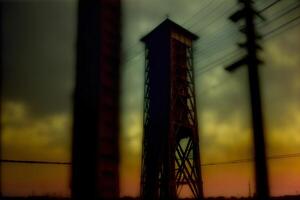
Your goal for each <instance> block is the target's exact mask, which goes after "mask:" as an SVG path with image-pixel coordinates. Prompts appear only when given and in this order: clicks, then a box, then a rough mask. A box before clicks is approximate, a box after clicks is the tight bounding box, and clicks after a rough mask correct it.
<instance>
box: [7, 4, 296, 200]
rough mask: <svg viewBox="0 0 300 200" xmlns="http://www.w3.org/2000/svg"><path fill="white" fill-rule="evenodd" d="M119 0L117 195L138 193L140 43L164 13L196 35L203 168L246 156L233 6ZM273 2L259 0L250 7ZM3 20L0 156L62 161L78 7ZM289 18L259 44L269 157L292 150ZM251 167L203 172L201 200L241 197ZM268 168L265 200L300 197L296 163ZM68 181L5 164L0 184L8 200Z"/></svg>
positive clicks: (246, 121)
mask: <svg viewBox="0 0 300 200" xmlns="http://www.w3.org/2000/svg"><path fill="white" fill-rule="evenodd" d="M123 2H124V4H123V5H124V7H123V18H122V20H123V64H122V66H121V67H122V69H121V70H122V84H121V97H122V101H121V137H120V139H121V140H120V141H121V167H120V173H121V183H120V184H121V195H132V196H137V195H138V192H139V176H140V167H141V166H140V161H141V160H140V158H141V145H142V143H141V138H142V114H143V84H144V54H143V50H144V47H143V44H142V43H140V42H139V39H140V38H141V37H142V36H143V35H145V34H147V33H148V32H149V31H151V30H152V29H153V28H154V27H155V26H157V25H158V24H159V23H160V22H161V21H162V20H164V19H165V18H166V17H167V16H168V17H169V18H170V19H172V20H174V21H175V22H177V23H178V24H180V25H182V26H184V27H185V28H188V29H189V30H190V31H192V32H194V33H196V34H198V35H199V36H200V40H198V41H197V42H196V43H195V44H194V47H195V51H194V59H195V60H194V64H195V65H194V67H195V71H196V73H195V84H196V95H197V108H198V110H197V113H198V118H199V135H200V146H201V161H202V163H203V164H207V163H215V162H223V161H231V160H239V159H248V158H251V157H252V156H251V155H252V138H251V127H250V111H249V110H250V109H249V101H248V96H249V94H248V85H247V84H248V83H247V79H246V70H245V67H242V68H240V69H238V70H237V71H236V72H234V73H232V74H229V73H227V72H226V71H224V66H226V65H227V64H230V63H231V62H232V61H234V60H235V59H237V58H238V57H239V56H241V55H243V53H244V52H243V51H238V50H236V47H235V45H234V43H235V42H237V41H242V40H243V39H244V38H243V37H242V36H241V35H239V33H238V28H237V27H236V25H234V24H232V23H230V22H229V21H228V20H226V17H227V16H228V15H230V13H232V12H233V11H234V10H235V9H237V5H236V4H235V1H233V0H230V1H229V0H226V1H225V0H221V1H219V0H218V1H217V0H215V1H209V0H203V1H197V0H189V2H188V3H187V1H185V0H164V1H162V0H124V1H123ZM271 2H272V1H262V0H261V1H258V3H257V4H258V5H257V7H259V8H264V6H266V5H268V4H269V3H271ZM295 2H296V1H293V0H290V1H284V2H283V3H280V4H278V5H276V6H274V7H272V9H269V10H266V11H265V12H264V14H265V16H266V17H267V18H268V19H273V18H275V17H276V16H280V14H281V13H282V12H283V11H285V10H288V9H289V8H291V7H292V6H293V4H294V3H295ZM296 15H297V12H295V11H293V12H290V14H289V15H287V16H286V17H285V18H279V19H278V20H276V21H272V23H270V22H269V23H268V22H261V21H258V22H257V23H258V26H259V30H260V31H261V32H262V33H268V32H269V31H271V30H272V29H273V28H276V27H278V26H280V24H282V23H284V22H286V21H287V20H289V19H292V18H293V17H295V16H296ZM2 16H3V24H2V26H3V29H4V33H3V52H4V56H3V59H4V60H3V63H4V66H3V67H4V69H3V70H4V78H3V84H4V85H3V97H2V98H3V99H2V102H3V112H2V123H3V134H2V141H3V147H2V148H3V158H4V159H22V160H27V159H28V160H49V161H70V145H71V144H70V140H71V129H70V127H71V123H72V118H71V116H72V110H71V106H72V99H71V96H72V92H73V87H74V62H75V41H76V32H75V30H76V1H75V0H65V1H58V0H57V1H42V2H41V1H13V2H11V1H10V2H8V1H6V3H5V4H4V12H3V14H2ZM296 22H297V21H296ZM296 22H295V23H292V24H291V26H290V27H288V28H289V30H288V31H284V32H280V33H278V32H277V33H275V34H269V35H268V36H267V37H266V40H265V42H264V43H263V44H264V52H263V53H261V57H262V58H263V59H264V61H265V65H264V66H262V67H261V69H260V72H261V74H260V75H261V85H262V98H263V106H264V121H265V129H266V134H267V135H266V137H267V153H268V155H269V156H274V155H284V154H294V153H299V146H300V135H299V132H300V105H299V102H300V93H299V90H300V81H299V75H300V58H299V56H298V55H299V52H300V38H299V35H300V26H299V25H296ZM298 23H299V21H298ZM231 52H233V53H231ZM224 55H226V56H225V57H224ZM222 57H223V58H224V59H222V60H219V58H222ZM215 60H218V62H214V63H212V62H213V61H215ZM252 164H253V163H241V164H232V165H216V166H203V167H202V172H203V181H204V192H205V195H206V196H217V195H226V196H231V195H237V196H242V195H248V191H249V184H250V186H251V188H252V191H253V187H254V186H253V184H254V182H253V167H252ZM268 166H269V173H270V185H271V193H272V194H273V195H282V194H295V193H300V191H299V188H300V186H299V183H300V171H299V167H300V159H299V158H288V159H277V160H268ZM69 176H70V175H69V167H66V166H33V165H30V166H28V165H25V164H22V165H21V164H18V165H16V164H4V165H3V181H2V182H3V189H4V192H5V194H9V195H16V194H17V195H28V194H57V195H69V194H70V191H69ZM16 188H18V189H16Z"/></svg>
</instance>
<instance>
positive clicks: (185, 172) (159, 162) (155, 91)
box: [141, 19, 203, 200]
mask: <svg viewBox="0 0 300 200" xmlns="http://www.w3.org/2000/svg"><path fill="white" fill-rule="evenodd" d="M196 39H198V37H197V36H196V35H194V34H193V33H191V32H189V31H187V30H186V29H184V28H182V27H180V26H179V25H177V24H176V23H174V22H172V21H171V20H169V19H166V20H165V21H164V22H162V23H161V24H160V25H159V26H158V27H156V28H155V29H154V30H153V31H151V32H150V33H149V34H148V35H146V36H145V37H143V38H142V39H141V41H142V42H144V43H145V46H146V49H145V51H146V52H145V55H146V61H145V65H146V66H145V68H146V69H145V97H144V98H145V99H144V136H143V152H142V174H141V198H142V199H143V200H154V199H163V200H173V199H177V198H178V196H179V193H180V191H181V190H182V188H184V190H186V189H188V190H190V192H191V194H192V195H193V197H194V198H195V199H197V200H199V199H203V189H202V177H201V168H200V152H199V136H198V125H197V114H196V101H195V86H194V75H193V62H192V61H193V57H192V54H193V49H192V43H193V41H194V40H196Z"/></svg>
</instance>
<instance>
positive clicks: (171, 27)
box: [141, 18, 199, 43]
mask: <svg viewBox="0 0 300 200" xmlns="http://www.w3.org/2000/svg"><path fill="white" fill-rule="evenodd" d="M166 30H167V31H170V32H171V31H174V32H178V33H180V34H182V35H183V36H185V37H187V38H189V39H191V40H197V39H198V38H199V37H198V36H197V35H195V34H194V33H192V32H190V31H188V30H187V29H185V28H183V27H182V26H180V25H178V24H176V23H175V22H173V21H172V20H170V19H169V18H167V19H165V20H164V21H163V22H162V23H160V24H159V25H158V26H157V27H155V28H154V29H153V30H152V31H151V32H150V33H148V34H147V35H145V36H144V37H142V38H141V41H142V42H146V43H147V42H148V41H149V39H151V38H152V37H153V35H155V34H158V33H159V32H164V31H166Z"/></svg>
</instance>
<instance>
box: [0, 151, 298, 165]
mask: <svg viewBox="0 0 300 200" xmlns="http://www.w3.org/2000/svg"><path fill="white" fill-rule="evenodd" d="M298 157H300V153H293V154H281V155H273V156H268V157H267V158H266V159H267V160H280V159H287V158H298ZM253 161H254V159H253V158H244V159H238V160H230V161H222V162H213V163H205V164H201V166H213V165H228V164H239V163H246V162H253ZM0 162H1V163H14V164H46V165H72V163H71V162H56V161H36V160H8V159H2V160H0Z"/></svg>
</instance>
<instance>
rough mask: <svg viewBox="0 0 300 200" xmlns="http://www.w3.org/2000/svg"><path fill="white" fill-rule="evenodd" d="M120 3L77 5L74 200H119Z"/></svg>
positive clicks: (96, 0) (83, 2)
mask: <svg viewBox="0 0 300 200" xmlns="http://www.w3.org/2000/svg"><path fill="white" fill-rule="evenodd" d="M120 10H121V8H120V0H93V1H86V0H79V3H78V26H77V28H78V30H77V31H78V33H77V63H76V86H75V92H74V123H73V145H72V146H73V147H72V148H73V156H72V198H73V199H80V200H81V199H89V200H94V199H104V200H106V199H118V197H119V172H118V171H119V137H118V136H119V135H118V134H119V125H118V124H119V118H118V116H119V62H120V43H121V42H120Z"/></svg>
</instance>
